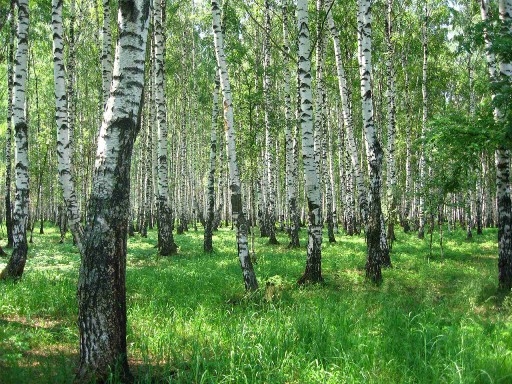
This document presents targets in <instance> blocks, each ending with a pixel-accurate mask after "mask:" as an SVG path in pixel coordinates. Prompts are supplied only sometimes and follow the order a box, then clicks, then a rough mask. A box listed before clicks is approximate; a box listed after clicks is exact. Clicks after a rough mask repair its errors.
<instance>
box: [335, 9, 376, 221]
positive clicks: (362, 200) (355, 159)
mask: <svg viewBox="0 0 512 384" xmlns="http://www.w3.org/2000/svg"><path fill="white" fill-rule="evenodd" d="M332 1H333V0H328V1H327V2H326V9H329V10H330V9H331V3H332ZM327 22H328V24H329V29H330V31H331V35H332V40H333V45H334V54H335V58H336V70H337V75H338V87H339V92H340V97H341V103H342V108H343V109H342V110H343V120H344V122H345V127H346V130H347V141H348V150H349V154H350V160H351V161H352V169H353V171H354V173H355V178H356V184H357V199H358V205H359V212H360V214H361V219H362V220H363V222H365V223H366V221H367V219H368V198H367V190H366V185H365V183H364V177H363V172H362V170H361V165H360V161H359V156H358V153H357V144H356V139H355V135H354V120H353V117H352V108H351V106H350V97H349V87H348V84H347V79H346V76H345V69H344V66H343V60H342V54H341V46H340V37H339V32H338V30H337V28H336V26H335V24H334V19H333V17H332V12H329V13H328V14H327Z"/></svg>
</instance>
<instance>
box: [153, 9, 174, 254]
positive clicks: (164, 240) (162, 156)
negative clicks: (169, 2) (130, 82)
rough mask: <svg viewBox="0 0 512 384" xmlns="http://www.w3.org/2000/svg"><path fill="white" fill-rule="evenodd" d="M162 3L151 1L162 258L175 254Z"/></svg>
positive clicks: (160, 250) (159, 246)
mask: <svg viewBox="0 0 512 384" xmlns="http://www.w3.org/2000/svg"><path fill="white" fill-rule="evenodd" d="M165 4H166V1H165V0H154V1H153V37H154V48H155V59H154V60H155V62H154V66H155V67H154V69H155V74H154V79H155V83H154V87H155V88H154V92H155V106H156V121H157V127H158V250H159V253H160V254H161V255H162V256H169V255H171V254H173V253H175V252H176V244H175V243H174V237H173V234H172V222H171V220H172V214H171V209H170V207H169V180H168V170H169V164H168V159H167V105H166V95H165V56H164V55H165V34H164V26H163V23H164V19H163V15H164V14H165Z"/></svg>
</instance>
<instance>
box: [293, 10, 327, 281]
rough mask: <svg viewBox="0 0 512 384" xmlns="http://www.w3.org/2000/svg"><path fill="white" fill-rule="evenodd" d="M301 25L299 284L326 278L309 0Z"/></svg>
mask: <svg viewBox="0 0 512 384" xmlns="http://www.w3.org/2000/svg"><path fill="white" fill-rule="evenodd" d="M297 26H298V32H299V67H298V75H299V92H300V126H301V132H302V159H303V162H304V180H305V191H306V199H307V201H308V211H309V214H308V217H309V223H308V248H307V249H308V251H307V260H306V270H305V272H304V274H303V275H302V277H301V278H300V279H299V280H298V283H299V284H306V283H318V282H322V281H323V278H322V248H321V247H322V220H321V217H322V215H321V212H320V211H321V209H322V201H321V197H320V181H319V177H318V173H317V167H316V164H315V152H314V140H313V108H312V106H313V96H312V92H311V59H310V53H311V41H310V37H309V17H308V2H307V0H297Z"/></svg>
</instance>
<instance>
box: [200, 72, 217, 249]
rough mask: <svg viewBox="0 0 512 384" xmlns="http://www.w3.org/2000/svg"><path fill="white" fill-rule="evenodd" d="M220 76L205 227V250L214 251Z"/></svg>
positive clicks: (213, 116) (214, 106) (215, 103)
mask: <svg viewBox="0 0 512 384" xmlns="http://www.w3.org/2000/svg"><path fill="white" fill-rule="evenodd" d="M219 88H220V80H219V76H218V75H216V76H215V87H214V89H213V108H212V128H211V132H210V170H209V172H208V187H207V203H206V207H207V211H206V225H205V228H204V243H203V249H204V251H205V252H212V251H213V243H212V237H213V220H214V215H215V164H216V161H217V158H216V156H217V118H218V115H219Z"/></svg>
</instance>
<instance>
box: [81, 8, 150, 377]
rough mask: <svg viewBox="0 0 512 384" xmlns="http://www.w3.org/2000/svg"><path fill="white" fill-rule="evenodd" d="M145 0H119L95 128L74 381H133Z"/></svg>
mask: <svg viewBox="0 0 512 384" xmlns="http://www.w3.org/2000/svg"><path fill="white" fill-rule="evenodd" d="M149 14H150V6H149V0H121V1H120V2H119V12H118V25H119V39H118V42H117V46H116V54H115V61H114V68H113V74H112V84H111V87H110V96H109V99H108V101H107V103H106V106H105V111H104V115H103V122H102V125H101V128H100V131H99V137H98V144H97V152H96V162H95V166H94V175H93V181H92V191H91V196H90V201H89V207H88V211H89V212H88V216H87V217H88V222H87V226H86V228H85V235H84V253H83V257H82V262H81V265H80V272H79V279H78V325H79V329H80V364H79V367H78V370H77V374H76V378H75V382H77V383H88V382H93V381H94V382H106V381H107V380H108V378H109V375H114V376H115V377H119V380H120V381H122V382H131V381H132V379H133V377H132V375H131V373H130V371H129V367H128V358H127V342H126V316H127V312H126V252H127V249H126V247H127V237H128V236H127V232H128V219H129V217H130V205H129V195H130V164H131V157H132V151H133V145H134V142H135V139H136V136H137V134H138V131H139V129H140V115H141V109H142V98H143V89H144V72H145V71H144V65H145V60H146V41H147V35H148V25H149Z"/></svg>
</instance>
